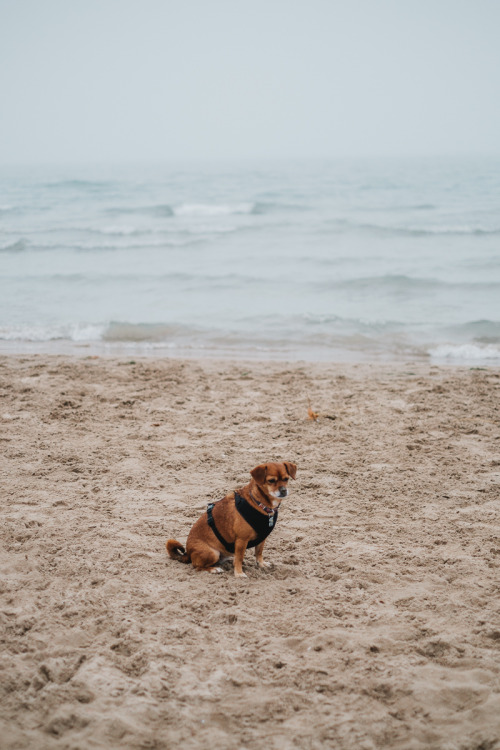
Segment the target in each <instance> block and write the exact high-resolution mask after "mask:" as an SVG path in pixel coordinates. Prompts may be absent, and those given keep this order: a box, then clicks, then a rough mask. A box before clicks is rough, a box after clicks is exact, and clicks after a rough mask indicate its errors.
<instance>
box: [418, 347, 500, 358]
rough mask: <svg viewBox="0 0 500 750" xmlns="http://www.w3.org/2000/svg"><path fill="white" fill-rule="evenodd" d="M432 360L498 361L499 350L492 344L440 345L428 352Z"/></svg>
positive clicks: (499, 356)
mask: <svg viewBox="0 0 500 750" xmlns="http://www.w3.org/2000/svg"><path fill="white" fill-rule="evenodd" d="M429 354H430V356H431V357H432V358H433V359H449V360H460V361H462V362H478V361H486V360H493V361H498V360H500V348H499V347H498V346H494V345H493V344H487V345H485V346H479V345H478V344H441V345H440V346H436V347H434V349H430V350H429Z"/></svg>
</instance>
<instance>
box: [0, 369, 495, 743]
mask: <svg viewBox="0 0 500 750" xmlns="http://www.w3.org/2000/svg"><path fill="white" fill-rule="evenodd" d="M0 396H1V398H0V429H1V433H0V450H1V462H2V515H3V521H2V527H1V532H2V541H3V546H2V552H1V566H2V589H1V591H2V594H1V600H2V603H1V643H2V652H1V657H0V667H1V671H0V688H1V709H0V737H1V741H0V744H1V747H2V749H4V748H9V749H14V748H36V750H43V749H44V748H61V749H62V748H68V750H69V749H70V748H71V749H72V750H76V749H77V748H80V749H81V750H85V749H86V748H125V749H127V748H151V749H152V748H157V749H158V750H160V749H167V748H169V749H170V748H183V750H190V749H194V748H206V747H208V748H210V747H217V748H219V749H220V750H225V749H226V748H227V749H228V750H229V749H231V750H233V749H234V748H247V749H248V750H254V749H255V750H260V749H261V748H262V749H264V748H266V750H267V748H270V749H271V750H273V749H276V750H279V749H283V750H286V749H287V748H306V749H307V748H318V749H319V748H340V749H343V748H353V750H354V749H356V750H358V749H368V748H405V749H406V748H408V749H410V748H415V750H416V749H417V748H439V750H451V749H455V748H457V749H458V748H460V749H463V750H472V749H473V748H474V749H475V750H480V749H481V750H492V748H497V747H500V741H499V738H500V613H499V604H500V595H499V594H500V592H499V575H498V561H499V555H500V539H499V533H498V510H499V502H498V501H499V486H500V439H499V438H500V430H499V424H500V422H499V396H500V373H499V371H498V370H495V369H487V370H478V369H470V368H447V367H442V368H438V367H432V366H430V365H422V364H419V365H415V364H410V365H406V366H404V365H390V364H387V365H379V364H377V365H374V366H369V365H358V366H356V365H317V364H316V365H310V364H304V363H297V364H292V365H287V364H283V363H281V364H280V363H273V364H266V363H249V364H246V363H241V362H240V363H237V364H231V363H228V362H211V361H199V360H198V361H195V360H193V361H176V360H152V359H149V360H148V359H143V360H139V361H137V362H135V363H133V362H128V361H127V360H125V359H124V360H121V361H118V360H110V359H103V358H77V357H73V358H71V357H51V356H45V355H44V356H25V357H21V356H17V357H16V356H7V357H3V358H1V359H0ZM308 396H309V397H310V399H311V403H312V406H313V408H314V409H316V410H317V411H320V412H323V413H326V414H329V415H330V416H335V417H336V418H335V419H334V420H333V419H328V418H326V417H323V418H320V419H319V420H318V421H317V422H313V421H309V420H308V419H307V397H308ZM281 459H285V460H286V459H288V460H291V461H295V462H296V463H297V465H298V475H297V481H296V483H295V484H294V486H293V488H292V490H293V492H292V494H291V496H290V498H289V499H288V500H287V501H286V505H285V504H284V505H283V509H282V511H281V513H280V520H279V523H278V525H277V528H276V530H275V531H274V532H273V534H272V535H271V537H270V538H269V541H268V543H267V547H266V553H267V554H266V558H267V560H268V561H269V562H271V563H272V567H271V568H269V569H268V570H265V571H260V570H259V569H257V568H256V566H255V562H254V557H253V555H252V554H251V553H250V552H248V553H247V555H246V557H245V563H246V565H245V570H246V573H247V574H248V578H247V579H235V578H234V577H233V575H232V568H231V564H230V563H226V564H225V566H224V567H225V570H224V572H223V573H222V574H220V575H208V574H203V573H196V572H195V571H194V570H193V569H192V568H191V567H190V566H187V565H182V564H180V563H176V562H173V561H171V560H169V559H168V558H167V557H166V555H165V551H164V544H165V540H166V538H167V537H170V536H175V537H176V538H178V539H180V540H181V541H184V540H185V538H186V536H187V533H188V530H189V527H190V525H191V524H192V522H193V521H194V520H195V519H196V518H197V517H198V515H199V514H200V513H201V512H202V511H203V510H204V509H205V506H206V503H207V501H208V500H209V499H218V498H220V497H222V496H223V495H224V494H225V493H226V492H228V491H229V490H231V489H234V488H235V487H237V486H238V485H241V484H243V483H245V482H246V481H247V480H248V472H249V470H250V469H251V468H253V466H255V465H256V464H258V463H260V462H263V461H266V460H281Z"/></svg>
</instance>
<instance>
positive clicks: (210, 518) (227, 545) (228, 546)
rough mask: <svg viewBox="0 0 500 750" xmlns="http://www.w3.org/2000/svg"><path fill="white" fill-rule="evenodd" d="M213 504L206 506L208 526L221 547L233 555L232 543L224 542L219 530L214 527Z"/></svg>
mask: <svg viewBox="0 0 500 750" xmlns="http://www.w3.org/2000/svg"><path fill="white" fill-rule="evenodd" d="M214 505H215V503H209V504H208V505H207V519H208V525H209V526H210V528H211V529H212V531H213V532H214V534H215V536H216V537H217V539H218V540H219V542H220V543H221V544H222V546H223V547H225V548H226V549H227V551H228V552H231V553H234V542H226V540H225V539H224V537H223V536H222V534H221V533H220V531H219V529H218V528H217V526H216V525H215V521H214V517H213V513H212V510H213V507H214Z"/></svg>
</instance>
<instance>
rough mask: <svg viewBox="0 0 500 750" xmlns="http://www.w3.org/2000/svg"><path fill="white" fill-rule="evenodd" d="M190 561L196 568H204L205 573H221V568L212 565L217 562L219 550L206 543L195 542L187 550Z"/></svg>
mask: <svg viewBox="0 0 500 750" xmlns="http://www.w3.org/2000/svg"><path fill="white" fill-rule="evenodd" d="M189 552H190V555H191V562H192V564H193V566H194V567H195V568H196V570H204V571H206V572H207V573H222V568H219V567H214V566H215V563H217V562H219V558H220V552H219V551H218V550H216V549H214V548H213V547H209V546H208V544H197V545H195V546H194V547H193V548H192V549H190V550H189Z"/></svg>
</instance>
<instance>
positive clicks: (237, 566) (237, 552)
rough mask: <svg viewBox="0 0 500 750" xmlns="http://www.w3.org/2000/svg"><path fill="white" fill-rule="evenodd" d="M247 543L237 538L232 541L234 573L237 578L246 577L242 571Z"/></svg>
mask: <svg viewBox="0 0 500 750" xmlns="http://www.w3.org/2000/svg"><path fill="white" fill-rule="evenodd" d="M247 543H248V542H246V541H244V540H243V539H237V540H236V541H235V543H234V560H233V565H234V575H235V576H238V577H239V578H246V574H245V573H244V572H243V556H244V554H245V550H246V548H247Z"/></svg>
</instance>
